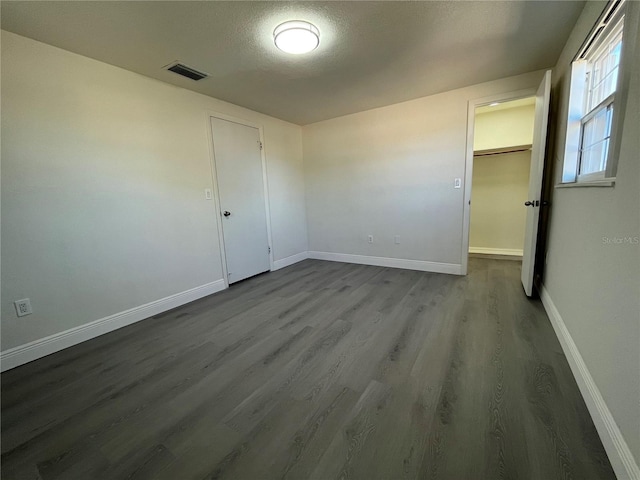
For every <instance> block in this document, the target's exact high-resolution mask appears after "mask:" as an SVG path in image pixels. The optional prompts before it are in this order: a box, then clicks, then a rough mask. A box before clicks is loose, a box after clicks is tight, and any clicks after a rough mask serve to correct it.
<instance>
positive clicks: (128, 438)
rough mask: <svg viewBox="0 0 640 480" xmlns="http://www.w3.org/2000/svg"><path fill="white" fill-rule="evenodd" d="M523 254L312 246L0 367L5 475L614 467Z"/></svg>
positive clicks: (583, 471)
mask: <svg viewBox="0 0 640 480" xmlns="http://www.w3.org/2000/svg"><path fill="white" fill-rule="evenodd" d="M519 272H520V270H519V263H517V262H509V261H499V260H483V259H478V258H472V259H470V274H469V275H468V276H467V277H455V276H449V275H440V274H430V273H423V272H415V271H408V270H399V269H390V268H379V267H370V266H363V265H350V264H341V263H333V262H321V261H312V260H307V261H304V262H302V263H299V264H297V265H294V266H292V267H289V268H286V269H284V270H280V271H278V272H273V273H268V274H265V275H261V276H259V277H255V278H253V279H250V280H248V281H245V282H242V283H240V284H238V285H235V286H233V287H232V288H231V289H229V290H227V291H224V292H221V293H219V294H216V295H212V296H210V297H207V298H204V299H202V300H199V301H196V302H193V303H191V304H189V305H185V306H183V307H180V308H178V309H176V310H173V311H170V312H167V313H165V314H163V315H160V316H157V317H155V318H151V319H148V320H145V321H143V322H140V323H137V324H135V325H132V326H130V327H127V328H124V329H121V330H119V331H116V332H113V333H110V334H108V335H104V336H102V337H99V338H96V339H94V340H92V341H89V342H85V343H83V344H81V345H78V346H76V347H73V348H70V349H67V350H65V351H62V352H59V353H57V354H55V355H51V356H49V357H47V358H43V359H41V360H38V361H35V362H32V363H30V364H28V365H25V366H22V367H19V368H16V369H14V370H11V371H9V372H7V373H5V374H3V375H2V478H3V479H4V480H11V479H29V480H31V479H42V480H49V479H82V480H90V479H134V478H135V479H170V480H183V479H198V480H200V479H219V478H226V479H276V478H277V479H280V478H285V479H322V480H324V479H333V478H345V479H349V478H351V479H367V480H368V479H418V478H420V479H426V478H429V479H453V480H466V479H500V478H509V479H518V478H519V479H541V480H550V479H570V478H573V479H603V478H606V479H613V478H615V477H614V474H613V472H612V470H611V467H610V465H609V462H608V460H607V457H606V454H605V452H604V450H603V447H602V445H601V443H600V440H599V438H598V435H597V433H596V430H595V428H594V426H593V424H592V422H591V419H590V417H589V414H588V412H587V409H586V407H585V404H584V402H583V400H582V398H581V396H580V394H579V391H578V388H577V386H576V383H575V381H574V379H573V377H572V375H571V372H570V370H569V366H568V364H567V361H566V359H565V357H564V355H563V353H562V350H561V347H560V345H559V343H558V341H557V339H556V337H555V335H554V332H553V330H552V327H551V325H550V323H549V320H548V319H547V317H546V315H545V313H544V310H543V309H542V307H541V304H540V302H539V301H531V300H528V299H527V298H526V297H525V296H524V294H523V292H522V287H521V285H520V281H519V277H520V273H519Z"/></svg>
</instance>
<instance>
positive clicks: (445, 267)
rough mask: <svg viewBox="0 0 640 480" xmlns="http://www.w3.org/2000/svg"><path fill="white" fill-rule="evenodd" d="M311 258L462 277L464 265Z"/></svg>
mask: <svg viewBox="0 0 640 480" xmlns="http://www.w3.org/2000/svg"><path fill="white" fill-rule="evenodd" d="M309 258H313V259H316V260H329V261H332V262H345V263H358V264H361V265H374V266H376V267H392V268H406V269H408V270H421V271H423V272H434V273H449V274H452V275H462V265H458V264H455V263H439V262H427V261H425V260H407V259H404V258H388V257H370V256H368V255H352V254H347V253H331V252H309Z"/></svg>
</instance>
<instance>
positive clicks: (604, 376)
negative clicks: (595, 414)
mask: <svg viewBox="0 0 640 480" xmlns="http://www.w3.org/2000/svg"><path fill="white" fill-rule="evenodd" d="M627 4H628V5H627V6H628V8H631V9H632V11H631V12H629V13H628V18H630V19H633V22H632V24H633V25H631V26H630V28H628V29H626V30H625V33H624V35H625V40H624V41H625V42H627V44H628V45H633V48H634V49H635V53H632V56H631V57H632V59H633V61H632V69H633V73H632V77H631V84H630V88H629V97H628V102H627V106H626V116H625V119H624V130H623V132H622V147H621V152H620V157H619V163H618V171H617V180H616V184H615V187H608V188H564V189H558V188H556V189H553V198H552V208H551V223H550V230H549V238H548V248H547V264H546V272H545V274H544V285H545V288H546V290H547V291H548V294H549V296H550V298H551V300H552V301H553V303H554V304H555V306H556V308H557V310H558V312H559V314H560V316H561V317H562V319H563V321H564V323H565V325H566V327H567V330H568V332H569V334H570V335H571V337H572V338H573V340H574V342H575V344H576V346H577V349H578V351H579V353H580V355H581V356H582V358H583V359H584V362H585V364H586V366H587V368H588V370H589V372H590V373H591V376H592V377H593V380H594V381H595V384H596V385H597V388H598V389H599V390H600V392H601V394H602V397H603V398H604V400H605V402H606V404H607V406H608V408H609V410H610V411H611V413H612V415H613V418H614V420H615V422H616V423H617V425H618V427H619V428H620V430H621V431H622V434H623V436H624V439H625V440H626V443H627V444H628V446H629V448H630V450H631V452H632V453H633V455H634V456H635V459H636V463H637V462H638V460H640V414H639V412H640V348H639V347H640V246H639V245H638V242H637V241H636V242H632V243H621V244H616V243H606V239H607V238H608V239H614V238H625V237H626V238H629V237H631V238H638V237H640V213H639V212H640V162H639V161H638V152H639V151H640V144H639V142H638V138H639V137H640V135H639V133H640V62H639V58H640V57H639V56H638V51H640V44H639V42H638V36H637V35H638V18H639V17H640V4H638V3H637V2H627ZM603 5H604V4H603V3H602V2H598V3H590V2H587V5H586V7H585V10H584V12H583V14H582V16H581V17H580V19H579V21H578V23H577V24H576V27H575V29H574V31H573V33H572V35H571V37H570V38H569V41H568V42H567V44H566V47H565V49H564V51H563V53H562V55H561V57H560V59H559V61H558V64H557V66H556V69H555V72H554V95H555V96H556V98H559V101H558V106H557V115H556V122H555V125H554V126H555V129H556V138H557V141H556V145H555V148H554V149H553V150H552V154H551V155H552V158H551V159H552V162H553V163H554V164H555V168H554V172H555V173H554V179H555V182H556V183H559V182H560V178H561V177H560V175H561V172H562V157H563V152H564V141H563V137H564V134H565V132H566V118H567V103H568V98H569V94H568V87H569V67H570V62H571V60H572V58H573V56H574V55H575V53H576V52H577V50H578V49H579V47H580V45H581V44H582V41H583V39H584V38H585V36H586V35H587V33H588V32H589V30H590V28H591V27H592V26H593V25H594V23H595V21H596V19H597V18H598V15H599V13H600V12H601V11H602V9H603ZM634 37H635V42H633V38H634ZM625 48H626V47H625ZM620 478H623V477H620Z"/></svg>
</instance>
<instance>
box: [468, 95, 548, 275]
mask: <svg viewBox="0 0 640 480" xmlns="http://www.w3.org/2000/svg"><path fill="white" fill-rule="evenodd" d="M535 96H536V89H535V88H527V89H524V90H517V91H515V92H505V93H497V94H495V95H490V96H488V97H482V98H476V99H474V100H469V103H468V107H467V108H468V109H467V152H466V156H465V165H464V196H463V212H464V213H463V215H462V252H461V262H460V263H461V264H462V268H461V272H460V273H461V274H462V275H466V274H467V266H468V263H469V227H470V225H471V183H472V179H473V135H474V128H475V119H476V107H482V106H485V105H489V104H490V103H493V102H501V103H502V102H509V101H511V100H519V99H521V98H527V97H535Z"/></svg>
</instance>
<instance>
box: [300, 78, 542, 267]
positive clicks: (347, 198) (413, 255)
mask: <svg viewBox="0 0 640 480" xmlns="http://www.w3.org/2000/svg"><path fill="white" fill-rule="evenodd" d="M541 77H542V72H533V73H530V74H526V75H520V76H517V77H511V78H507V79H503V80H498V81H494V82H488V83H483V84H480V85H474V86H471V87H467V88H463V89H459V90H452V91H450V92H446V93H442V94H438V95H433V96H429V97H424V98H420V99H417V100H412V101H409V102H404V103H400V104H396V105H392V106H388V107H383V108H377V109H374V110H369V111H366V112H361V113H357V114H354V115H348V116H345V117H340V118H336V119H332V120H327V121H324V122H319V123H315V124H312V125H308V126H305V127H303V145H304V165H305V187H306V194H307V195H306V199H307V221H308V230H309V249H310V250H311V251H318V252H333V253H338V254H351V255H364V256H375V257H387V258H396V259H406V260H419V261H428V262H438V263H444V264H447V265H454V266H459V265H460V264H461V250H462V218H463V193H464V188H460V189H454V188H453V185H454V178H456V177H458V178H462V179H463V178H464V172H465V151H466V132H467V102H468V101H469V100H470V99H476V98H482V97H486V96H489V95H493V94H497V93H504V92H514V91H517V90H521V89H525V88H533V87H537V85H538V83H539V81H540V78H541ZM367 235H373V236H374V243H373V244H369V243H367ZM394 235H400V239H401V240H400V242H401V243H400V244H399V245H396V244H394V238H393V237H394Z"/></svg>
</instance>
